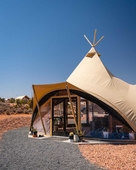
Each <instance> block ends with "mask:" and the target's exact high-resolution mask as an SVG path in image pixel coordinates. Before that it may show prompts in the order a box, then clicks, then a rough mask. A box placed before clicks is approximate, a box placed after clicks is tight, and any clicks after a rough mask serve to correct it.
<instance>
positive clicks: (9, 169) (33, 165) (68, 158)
mask: <svg viewBox="0 0 136 170" xmlns="http://www.w3.org/2000/svg"><path fill="white" fill-rule="evenodd" d="M27 133H28V128H19V129H16V130H11V131H8V132H6V133H5V134H4V135H3V137H2V139H1V140H0V170H102V168H99V167H98V166H96V165H94V164H91V163H90V162H89V161H88V160H86V159H85V158H84V157H83V156H82V154H81V153H80V151H79V148H78V146H77V145H74V144H70V143H64V142H60V141H55V140H51V138H50V139H44V140H36V139H31V138H28V137H27Z"/></svg>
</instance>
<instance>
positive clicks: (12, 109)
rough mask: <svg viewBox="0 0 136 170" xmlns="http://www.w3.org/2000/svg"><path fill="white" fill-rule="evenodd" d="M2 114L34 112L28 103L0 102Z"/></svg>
mask: <svg viewBox="0 0 136 170" xmlns="http://www.w3.org/2000/svg"><path fill="white" fill-rule="evenodd" d="M0 114H7V115H11V114H32V108H30V106H29V105H28V104H17V103H5V102H0Z"/></svg>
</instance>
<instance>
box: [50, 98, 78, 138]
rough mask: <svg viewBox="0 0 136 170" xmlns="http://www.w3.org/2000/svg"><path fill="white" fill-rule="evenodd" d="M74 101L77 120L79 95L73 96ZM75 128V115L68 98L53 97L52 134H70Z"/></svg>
mask: <svg viewBox="0 0 136 170" xmlns="http://www.w3.org/2000/svg"><path fill="white" fill-rule="evenodd" d="M71 99H72V103H73V106H74V110H75V116H76V120H77V97H72V98H71ZM74 130H75V123H74V117H73V115H72V112H71V108H70V105H69V99H68V98H53V99H52V134H53V135H57V136H68V134H69V132H71V131H74Z"/></svg>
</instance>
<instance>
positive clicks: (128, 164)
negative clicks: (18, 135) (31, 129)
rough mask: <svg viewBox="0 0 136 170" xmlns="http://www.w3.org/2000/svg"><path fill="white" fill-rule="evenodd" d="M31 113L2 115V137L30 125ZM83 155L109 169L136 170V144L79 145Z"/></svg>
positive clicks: (0, 131)
mask: <svg viewBox="0 0 136 170" xmlns="http://www.w3.org/2000/svg"><path fill="white" fill-rule="evenodd" d="M30 122H31V115H29V114H28V115H27V114H18V115H0V138H1V137H2V134H3V133H4V132H6V131H8V130H12V129H15V128H20V127H25V126H30ZM79 149H80V151H81V153H82V155H83V156H84V157H85V158H86V159H87V160H89V161H90V162H92V163H95V164H97V165H99V166H100V167H104V168H106V169H108V170H136V145H135V144H131V145H111V144H107V145H105V144H102V145H100V144H99V145H98V144H97V145H79Z"/></svg>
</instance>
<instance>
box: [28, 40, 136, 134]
mask: <svg viewBox="0 0 136 170" xmlns="http://www.w3.org/2000/svg"><path fill="white" fill-rule="evenodd" d="M94 39H95V37H94ZM89 43H90V42H89ZM97 43H98V42H97ZM97 43H95V41H94V43H93V44H91V43H90V44H91V46H92V48H91V49H90V50H89V52H88V53H87V54H86V55H85V57H84V58H83V59H82V61H81V62H80V63H79V64H78V66H77V67H76V68H75V70H74V71H73V72H72V73H71V75H70V76H69V77H68V78H67V80H66V82H61V83H55V84H45V85H33V91H34V100H33V103H34V105H33V115H32V121H31V126H33V125H34V124H35V122H36V120H38V121H37V122H42V123H43V122H47V120H50V124H49V125H48V127H47V124H44V125H43V127H44V128H45V133H46V134H48V133H47V131H48V130H47V129H50V131H52V123H51V122H52V113H51V112H52V104H51V100H52V97H53V96H57V93H59V91H60V90H66V89H67V87H66V86H67V85H68V89H69V92H70V94H75V95H78V96H80V97H83V98H85V99H87V100H89V101H92V102H94V103H96V104H98V105H99V106H100V107H101V108H102V109H104V110H105V111H107V112H108V113H109V114H111V115H112V116H114V117H115V118H117V119H118V120H120V121H121V122H122V123H123V124H125V125H126V126H128V127H129V128H131V129H132V130H134V131H135V132H136V85H131V84H128V83H127V82H124V81H123V80H121V79H119V78H117V77H116V76H114V75H113V74H112V73H111V72H110V71H109V70H108V69H107V68H106V67H105V66H104V64H103V63H102V61H101V59H100V55H99V54H98V52H97V51H96V50H95V45H96V44H97ZM66 95H67V96H68V93H67V94H66ZM44 103H45V105H44ZM43 105H44V109H42V106H43ZM46 106H48V107H47V109H46ZM42 110H43V111H42ZM45 110H46V111H45ZM42 112H44V113H45V112H46V114H45V115H46V116H47V117H48V119H47V117H46V116H45V117H44V115H43V113H42ZM39 115H40V116H39ZM40 117H41V119H40ZM78 117H79V119H78V124H79V129H80V111H79V109H78ZM43 119H45V120H43ZM37 125H38V123H37ZM43 127H41V128H43ZM50 135H52V134H51V133H50Z"/></svg>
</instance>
